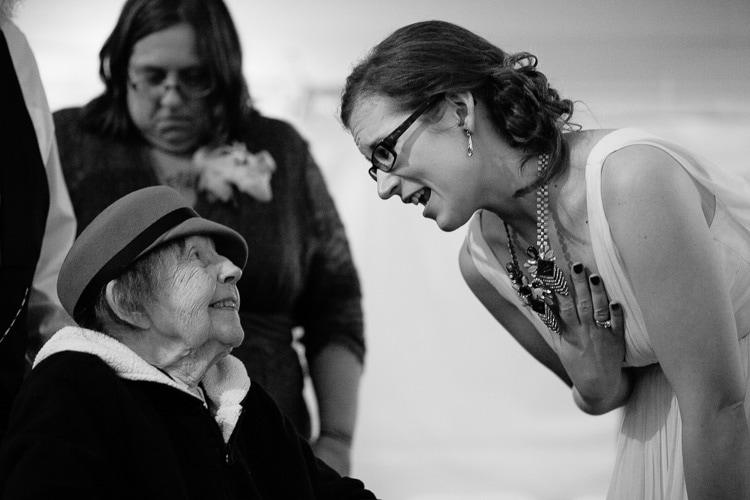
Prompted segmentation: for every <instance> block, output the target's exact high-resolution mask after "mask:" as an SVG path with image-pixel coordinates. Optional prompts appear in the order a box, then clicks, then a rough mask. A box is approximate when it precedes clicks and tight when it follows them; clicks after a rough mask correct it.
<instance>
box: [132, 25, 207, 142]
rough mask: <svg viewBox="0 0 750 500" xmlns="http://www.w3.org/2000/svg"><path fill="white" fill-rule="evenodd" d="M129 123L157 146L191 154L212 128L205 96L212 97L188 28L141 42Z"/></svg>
mask: <svg viewBox="0 0 750 500" xmlns="http://www.w3.org/2000/svg"><path fill="white" fill-rule="evenodd" d="M128 78H129V82H128V94H127V104H128V111H129V113H130V118H131V119H132V120H133V123H134V124H135V126H136V127H137V128H138V130H139V131H140V132H141V135H143V137H144V138H145V139H146V141H147V142H149V143H150V144H151V145H152V146H154V147H156V148H158V149H160V150H163V151H165V152H168V153H172V154H191V153H192V152H193V151H194V150H195V149H197V148H198V147H199V146H200V145H201V141H202V140H203V139H204V138H205V137H206V134H207V132H208V130H209V127H210V120H209V116H210V110H209V107H208V105H207V104H206V99H205V97H206V95H208V94H209V93H210V91H211V87H210V79H209V78H208V75H207V73H206V70H205V67H204V66H203V64H202V62H201V60H200V58H199V57H198V53H197V50H196V46H195V31H194V30H193V28H192V27H191V26H190V25H189V24H186V23H183V24H178V25H175V26H173V27H171V28H168V29H165V30H162V31H157V32H156V33H152V34H150V35H148V36H146V37H144V38H141V39H140V40H138V42H136V43H135V45H134V46H133V52H132V53H131V55H130V61H129V65H128Z"/></svg>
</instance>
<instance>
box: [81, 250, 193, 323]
mask: <svg viewBox="0 0 750 500" xmlns="http://www.w3.org/2000/svg"><path fill="white" fill-rule="evenodd" d="M184 247H185V238H181V239H178V240H175V241H171V242H169V243H167V244H165V245H162V246H160V247H157V248H156V249H154V250H153V251H151V252H149V253H148V254H146V255H144V256H143V257H141V258H140V259H138V260H137V261H135V262H134V263H133V264H131V265H130V266H129V267H128V268H127V270H126V271H125V272H124V273H123V274H121V275H120V276H118V277H117V278H115V279H114V280H113V281H114V289H113V291H114V293H113V296H114V300H116V301H117V302H118V305H119V307H120V308H122V309H123V310H125V311H128V312H132V313H138V312H143V311H144V309H143V304H145V303H146V302H147V301H150V300H153V298H154V297H155V296H156V291H157V289H158V287H159V284H160V283H164V281H165V280H166V279H167V278H168V276H167V269H168V264H169V263H170V262H175V261H176V260H177V259H178V256H179V254H180V253H181V252H180V250H182V249H184ZM105 289H106V287H103V288H102V289H101V290H100V291H99V294H98V296H97V298H96V301H95V302H94V304H93V307H90V308H88V310H87V311H85V312H83V313H82V314H81V317H80V318H79V319H78V324H79V325H80V326H82V327H83V328H88V329H90V330H96V331H99V332H102V333H108V332H107V330H108V329H109V328H108V325H113V324H118V325H121V326H127V327H130V326H131V325H130V324H128V323H126V322H124V321H123V320H122V319H120V317H119V316H118V315H117V314H115V312H114V311H113V310H112V307H111V306H110V304H109V302H108V300H107V297H106V293H105Z"/></svg>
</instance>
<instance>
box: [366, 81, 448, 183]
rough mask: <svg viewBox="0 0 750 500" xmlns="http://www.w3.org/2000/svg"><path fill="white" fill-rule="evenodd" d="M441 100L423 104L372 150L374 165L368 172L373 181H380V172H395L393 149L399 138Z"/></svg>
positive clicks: (437, 98) (371, 156)
mask: <svg viewBox="0 0 750 500" xmlns="http://www.w3.org/2000/svg"><path fill="white" fill-rule="evenodd" d="M440 99H442V96H435V97H433V98H432V99H430V100H429V101H427V102H426V103H424V104H422V105H421V106H420V107H418V108H417V109H416V110H415V111H414V113H412V114H411V115H409V118H407V119H406V120H404V123H402V124H401V125H399V126H398V127H397V128H396V130H394V131H393V132H391V133H390V134H389V135H388V137H386V138H385V139H383V140H382V141H380V142H379V143H378V145H377V146H375V148H374V149H373V150H372V154H371V155H370V163H372V166H371V167H370V169H369V170H368V172H369V174H370V177H372V180H374V181H377V180H378V170H382V171H383V172H390V171H391V170H393V165H395V163H396V156H397V155H396V152H395V151H394V150H393V148H394V147H395V146H396V142H398V139H399V137H401V136H402V135H403V133H404V132H406V130H407V129H408V128H409V127H411V125H412V123H414V122H415V121H417V119H418V118H419V117H420V116H422V114H424V112H425V111H427V110H428V109H430V108H431V107H432V106H434V105H435V104H437V102H438V101H439V100H440Z"/></svg>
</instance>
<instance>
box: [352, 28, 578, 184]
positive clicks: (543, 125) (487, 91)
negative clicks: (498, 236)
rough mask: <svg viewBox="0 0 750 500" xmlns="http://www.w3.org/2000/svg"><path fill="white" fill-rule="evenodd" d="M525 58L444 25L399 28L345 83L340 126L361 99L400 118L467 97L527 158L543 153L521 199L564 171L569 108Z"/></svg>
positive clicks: (527, 56)
mask: <svg viewBox="0 0 750 500" xmlns="http://www.w3.org/2000/svg"><path fill="white" fill-rule="evenodd" d="M536 67H537V59H536V57H535V56H534V55H532V54H529V53H527V52H520V53H517V54H508V53H506V52H504V51H503V50H501V49H500V48H498V47H496V46H495V45H493V44H491V43H490V42H488V41H487V40H486V39H484V38H482V37H480V36H479V35H476V34H475V33H472V32H471V31H469V30H467V29H464V28H461V27H460V26H456V25H455V24H451V23H448V22H444V21H424V22H419V23H415V24H410V25H408V26H405V27H403V28H400V29H398V30H396V31H395V32H393V33H392V34H391V35H390V36H388V37H387V38H386V39H385V40H383V41H382V42H380V43H379V44H378V45H376V46H375V47H374V48H373V49H372V50H371V51H370V53H369V54H368V55H367V56H366V57H365V59H363V60H362V61H361V62H359V63H358V64H357V65H356V66H355V67H354V69H353V70H352V72H351V74H350V75H349V77H348V78H347V79H346V85H345V87H344V91H343V94H342V97H341V108H340V110H341V121H342V123H343V124H344V126H346V127H348V126H349V119H350V118H351V114H352V110H353V107H354V106H355V104H356V103H357V102H358V101H359V100H360V99H362V98H364V97H368V96H374V95H381V96H386V97H389V98H391V99H393V100H394V101H395V102H396V103H398V105H399V106H400V108H401V109H402V110H403V111H408V110H413V109H415V108H416V107H417V106H419V105H421V104H422V103H424V102H426V101H427V100H429V99H431V98H433V97H435V96H440V95H448V94H451V93H459V92H471V93H472V94H473V95H474V96H475V97H476V98H478V99H481V100H482V101H483V102H484V103H485V104H486V105H487V107H488V109H489V112H490V116H491V119H492V122H493V124H494V125H495V127H496V128H497V130H498V131H499V133H500V134H501V135H502V136H503V137H504V138H505V139H506V140H507V141H508V143H509V144H510V145H511V146H513V147H517V148H520V149H521V150H523V152H524V163H525V161H526V160H528V159H529V158H532V157H534V156H537V155H540V154H544V153H547V154H549V156H550V161H549V167H548V168H547V169H546V170H545V171H544V172H543V173H542V174H541V175H540V176H539V177H538V178H537V179H536V180H535V181H534V182H533V183H532V184H530V185H529V186H526V187H525V188H523V189H520V190H519V191H518V192H516V195H517V196H521V195H523V194H526V193H528V192H529V191H532V190H534V189H536V188H537V187H539V186H541V185H543V184H545V183H547V182H549V180H550V179H552V178H554V177H555V176H557V175H558V174H559V173H561V172H562V171H563V170H564V169H565V168H567V153H568V152H567V147H566V145H565V142H564V141H563V137H562V133H563V130H565V129H569V128H571V127H573V125H572V124H570V121H569V120H570V118H571V116H572V114H573V102H572V101H570V100H568V99H562V98H560V95H559V94H558V92H557V91H556V90H555V89H554V88H552V87H550V86H549V83H548V81H547V77H546V76H545V75H544V74H543V73H541V72H540V71H538V70H537V69H536Z"/></svg>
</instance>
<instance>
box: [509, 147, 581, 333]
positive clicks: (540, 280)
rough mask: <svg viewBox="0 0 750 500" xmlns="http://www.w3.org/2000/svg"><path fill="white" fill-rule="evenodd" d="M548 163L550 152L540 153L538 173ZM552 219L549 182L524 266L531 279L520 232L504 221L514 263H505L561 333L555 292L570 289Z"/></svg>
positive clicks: (529, 302) (522, 293) (520, 289)
mask: <svg viewBox="0 0 750 500" xmlns="http://www.w3.org/2000/svg"><path fill="white" fill-rule="evenodd" d="M548 166H549V155H548V154H546V153H545V154H541V155H539V159H538V161H537V170H538V173H539V174H542V173H543V172H544V171H545V170H546V169H547V167H548ZM548 219H549V185H548V184H544V185H543V186H541V187H540V188H539V189H537V191H536V246H534V245H531V246H529V248H527V249H526V256H527V257H528V259H527V261H526V263H525V264H524V267H526V268H527V269H528V270H529V274H530V275H531V279H529V278H527V277H526V275H525V274H524V273H523V271H521V266H519V265H518V257H517V256H516V247H515V245H514V244H513V240H514V238H515V236H516V233H515V232H514V231H513V230H512V229H511V228H510V226H508V224H507V223H505V222H504V223H503V224H504V225H505V234H506V235H507V236H508V252H509V253H510V257H511V262H508V263H507V264H506V265H505V270H506V271H507V272H508V277H509V278H510V282H511V284H512V285H513V288H514V289H515V290H516V293H518V296H519V297H521V300H522V301H523V303H524V305H526V306H528V307H531V309H532V310H533V311H534V312H535V313H537V315H538V316H539V318H540V319H541V320H542V322H543V323H544V324H545V325H546V326H547V328H549V329H550V331H552V332H554V333H557V334H558V335H559V334H560V333H562V330H561V328H560V322H559V320H558V318H557V312H556V311H557V306H556V304H555V295H554V294H555V293H559V294H561V295H568V294H569V293H570V292H569V290H568V282H567V281H566V280H565V275H564V274H563V272H562V270H561V269H560V268H559V267H558V266H557V264H556V263H555V254H554V253H553V252H552V247H551V246H550V244H549V227H548Z"/></svg>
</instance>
